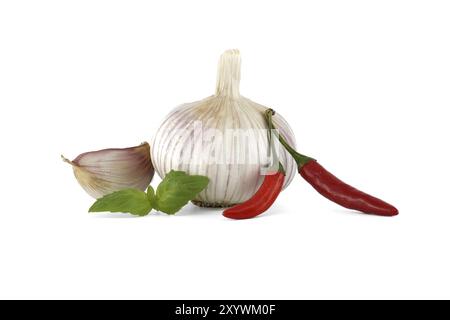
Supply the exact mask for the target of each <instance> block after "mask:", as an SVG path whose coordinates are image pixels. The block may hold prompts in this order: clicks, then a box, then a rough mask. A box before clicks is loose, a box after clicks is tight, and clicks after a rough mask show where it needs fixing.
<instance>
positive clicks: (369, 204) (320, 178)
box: [299, 160, 398, 216]
mask: <svg viewBox="0 0 450 320" xmlns="http://www.w3.org/2000/svg"><path fill="white" fill-rule="evenodd" d="M299 173H300V174H301V176H302V177H303V178H304V179H305V180H306V181H308V183H309V184H310V185H311V186H313V188H314V189H316V190H317V192H319V193H320V194H321V195H323V196H324V197H325V198H327V199H329V200H331V201H333V202H335V203H337V204H340V205H341V206H343V207H345V208H348V209H354V210H358V211H361V212H364V213H369V214H376V215H380V216H395V215H397V214H398V210H397V209H396V208H395V207H393V206H392V205H390V204H389V203H386V202H384V201H383V200H380V199H378V198H375V197H373V196H371V195H369V194H367V193H364V192H362V191H359V190H358V189H356V188H354V187H352V186H350V185H348V184H346V183H345V182H343V181H341V180H339V179H338V178H337V177H335V176H334V175H332V174H331V173H330V172H328V171H327V170H326V169H325V168H324V167H322V166H321V165H320V164H319V163H318V162H317V161H315V160H311V161H309V162H307V163H306V164H304V165H303V166H300V167H299Z"/></svg>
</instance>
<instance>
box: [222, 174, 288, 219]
mask: <svg viewBox="0 0 450 320" xmlns="http://www.w3.org/2000/svg"><path fill="white" fill-rule="evenodd" d="M284 177H285V173H284V171H283V170H280V171H278V172H277V173H275V174H271V175H266V176H265V177H264V181H263V183H262V185H261V187H260V188H259V189H258V191H257V192H256V193H255V194H254V195H253V197H251V198H250V199H249V200H247V201H245V202H244V203H241V204H238V205H236V206H234V207H231V208H229V209H226V210H225V211H224V212H223V215H224V216H225V217H227V218H230V219H250V218H254V217H256V216H258V215H260V214H261V213H263V212H264V211H266V210H267V209H269V208H270V206H271V205H272V204H273V203H274V202H275V200H276V199H277V197H278V195H279V194H280V192H281V189H282V188H283V184H284Z"/></svg>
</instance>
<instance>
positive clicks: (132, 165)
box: [61, 142, 155, 199]
mask: <svg viewBox="0 0 450 320" xmlns="http://www.w3.org/2000/svg"><path fill="white" fill-rule="evenodd" d="M61 158H62V159H63V160H64V161H65V162H67V163H69V164H70V165H71V166H72V168H73V173H74V175H75V178H76V179H77V180H78V183H79V184H80V185H81V187H83V189H84V190H85V191H86V192H87V193H88V194H89V195H90V196H92V197H94V198H96V199H98V198H101V197H103V196H105V195H107V194H110V193H112V192H115V191H119V190H122V189H127V188H136V189H140V190H145V189H146V188H147V186H148V185H149V184H150V182H151V181H152V178H153V175H154V173H155V170H154V169H153V165H152V162H151V159H150V145H149V144H148V143H147V142H144V143H142V144H141V145H139V146H136V147H130V148H123V149H118V148H110V149H103V150H98V151H91V152H85V153H82V154H80V155H79V156H78V157H76V158H75V159H74V160H72V161H71V160H68V159H67V158H65V157H64V156H61Z"/></svg>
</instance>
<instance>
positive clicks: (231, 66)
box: [216, 49, 241, 98]
mask: <svg viewBox="0 0 450 320" xmlns="http://www.w3.org/2000/svg"><path fill="white" fill-rule="evenodd" d="M240 80H241V56H240V54H239V50H237V49H232V50H227V51H225V52H224V53H223V54H222V56H221V57H220V60H219V64H218V67H217V84H216V96H228V97H232V98H239V96H240V94H239V82H240Z"/></svg>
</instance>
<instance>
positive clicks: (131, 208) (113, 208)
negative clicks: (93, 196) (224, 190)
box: [89, 189, 153, 216]
mask: <svg viewBox="0 0 450 320" xmlns="http://www.w3.org/2000/svg"><path fill="white" fill-rule="evenodd" d="M152 190H153V189H152ZM151 210H152V205H151V203H150V200H149V198H148V196H147V194H146V193H145V192H143V191H141V190H138V189H123V190H120V191H116V192H113V193H111V194H108V195H106V196H104V197H102V198H100V199H98V200H97V201H95V203H94V204H93V205H92V206H91V207H90V208H89V212H104V211H110V212H126V213H131V214H133V215H137V216H145V215H147V214H148V213H149V212H150V211H151Z"/></svg>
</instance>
